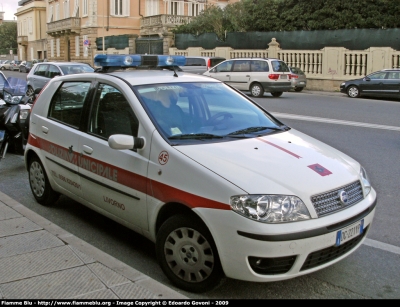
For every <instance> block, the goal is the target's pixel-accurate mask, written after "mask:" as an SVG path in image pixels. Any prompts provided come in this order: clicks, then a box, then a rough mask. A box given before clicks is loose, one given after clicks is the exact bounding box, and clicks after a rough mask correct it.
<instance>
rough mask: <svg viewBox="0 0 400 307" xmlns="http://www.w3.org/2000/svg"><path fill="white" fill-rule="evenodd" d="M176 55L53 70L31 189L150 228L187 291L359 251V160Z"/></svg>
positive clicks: (364, 198)
mask: <svg viewBox="0 0 400 307" xmlns="http://www.w3.org/2000/svg"><path fill="white" fill-rule="evenodd" d="M184 61H185V58H184V57H179V56H176V57H169V56H140V55H123V56H121V55H97V56H96V58H95V64H96V66H101V67H103V69H102V72H95V73H86V74H76V75H67V76H60V77H58V78H53V79H51V80H50V81H49V82H48V83H47V85H46V87H45V89H44V90H43V91H42V92H41V94H40V95H39V97H38V98H37V100H36V102H35V104H34V107H33V109H32V114H31V117H30V127H29V129H30V135H29V141H28V145H27V147H26V151H25V162H26V167H27V170H28V174H29V183H30V187H31V190H32V193H33V195H34V197H35V198H36V200H37V202H38V203H40V204H43V205H51V204H53V203H54V202H56V201H57V199H58V197H59V195H60V194H64V195H66V196H68V197H70V198H72V199H74V200H76V201H78V202H80V203H82V204H83V205H85V206H87V207H89V208H91V209H93V210H95V211H97V212H99V213H101V214H103V215H105V216H107V217H109V218H110V219H112V220H115V221H117V222H119V223H121V224H122V225H125V226H126V227H128V228H130V229H133V230H135V231H137V232H138V233H140V234H142V235H144V236H145V237H147V238H148V239H150V240H152V241H153V242H154V243H155V250H156V255H157V259H158V261H159V263H160V266H161V269H162V270H163V271H164V273H165V274H166V276H167V277H168V278H169V279H170V281H171V282H172V283H173V284H174V285H176V286H177V287H180V288H181V289H184V290H187V291H193V292H203V291H207V290H210V289H212V288H213V287H215V286H216V285H218V284H219V283H220V281H221V279H222V278H223V277H224V276H227V277H230V278H235V279H240V280H245V281H251V282H272V281H278V280H284V279H288V278H293V277H297V276H301V275H304V274H308V273H311V272H314V271H317V270H320V269H322V268H325V267H327V266H329V265H332V264H334V263H336V262H338V261H340V260H342V259H344V258H345V257H347V256H349V255H350V254H351V253H352V252H354V251H355V250H356V249H357V248H358V247H359V246H360V245H361V244H362V242H363V240H364V239H365V237H366V235H367V234H368V232H369V231H370V229H371V224H372V221H373V218H374V214H375V206H376V192H375V190H374V188H373V187H372V186H371V184H370V181H369V179H368V176H367V173H366V171H365V169H364V168H363V167H362V166H361V165H360V163H358V162H357V161H356V160H354V159H352V158H351V157H349V156H348V155H346V154H344V153H342V152H340V151H338V150H336V149H334V148H332V147H331V146H329V145H327V144H324V143H322V142H320V141H318V140H316V139H314V138H312V137H310V136H308V135H306V134H304V133H302V132H300V131H297V130H295V129H293V128H291V127H289V126H288V125H286V124H284V123H283V122H281V121H279V120H278V119H276V118H275V117H274V116H272V115H271V114H270V113H269V112H268V111H266V110H265V109H263V108H262V107H260V106H259V105H258V104H256V103H255V102H253V101H252V100H251V99H250V98H248V97H247V96H246V95H245V94H242V93H241V92H240V91H238V90H236V89H234V88H232V87H230V86H228V85H226V84H224V83H223V82H221V81H218V80H216V79H213V78H209V77H205V76H201V75H196V74H190V73H184V72H181V71H177V69H176V67H177V66H181V65H184ZM142 63H145V64H146V67H147V68H149V67H150V66H149V65H150V64H151V65H154V66H157V67H158V68H159V69H158V70H156V69H151V70H145V69H140V68H141V66H142ZM113 66H116V67H118V68H120V69H122V71H118V70H116V69H115V68H114V67H113Z"/></svg>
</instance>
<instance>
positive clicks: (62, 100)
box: [48, 82, 91, 128]
mask: <svg viewBox="0 0 400 307" xmlns="http://www.w3.org/2000/svg"><path fill="white" fill-rule="evenodd" d="M90 85H91V83H90V82H65V83H63V85H62V86H61V87H60V88H59V89H58V90H57V92H56V93H55V94H54V96H53V98H52V99H51V103H50V108H49V115H48V117H49V118H51V119H55V120H57V121H59V122H62V123H65V124H67V125H69V126H73V127H77V128H78V127H79V124H80V122H81V116H82V110H83V104H84V102H85V99H86V96H87V94H88V92H89V89H90Z"/></svg>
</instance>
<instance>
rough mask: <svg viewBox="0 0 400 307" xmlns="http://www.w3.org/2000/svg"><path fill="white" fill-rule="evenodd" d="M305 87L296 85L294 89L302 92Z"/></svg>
mask: <svg viewBox="0 0 400 307" xmlns="http://www.w3.org/2000/svg"><path fill="white" fill-rule="evenodd" d="M303 89H304V87H295V88H294V91H295V92H301V91H302V90H303Z"/></svg>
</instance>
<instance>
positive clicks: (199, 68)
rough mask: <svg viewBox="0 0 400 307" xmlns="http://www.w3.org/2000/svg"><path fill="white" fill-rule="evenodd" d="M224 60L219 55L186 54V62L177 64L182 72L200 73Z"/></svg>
mask: <svg viewBox="0 0 400 307" xmlns="http://www.w3.org/2000/svg"><path fill="white" fill-rule="evenodd" d="M225 60H226V59H225V58H221V57H204V56H187V57H186V64H185V65H184V66H179V68H180V69H182V71H184V72H190V73H193V74H200V75H201V74H203V73H205V72H206V71H207V70H209V69H210V68H212V67H214V66H215V65H217V64H218V63H221V62H222V61H225Z"/></svg>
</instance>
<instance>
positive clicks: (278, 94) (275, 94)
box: [271, 92, 283, 97]
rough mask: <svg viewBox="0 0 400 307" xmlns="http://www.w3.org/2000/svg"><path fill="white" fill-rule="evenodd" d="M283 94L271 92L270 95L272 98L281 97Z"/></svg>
mask: <svg viewBox="0 0 400 307" xmlns="http://www.w3.org/2000/svg"><path fill="white" fill-rule="evenodd" d="M282 94H283V92H272V93H271V95H272V96H274V97H281V96H282Z"/></svg>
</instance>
